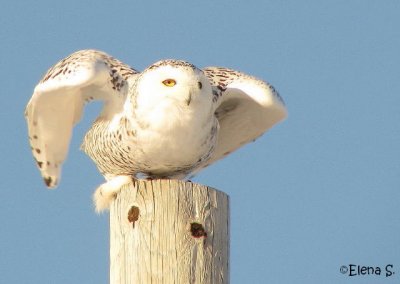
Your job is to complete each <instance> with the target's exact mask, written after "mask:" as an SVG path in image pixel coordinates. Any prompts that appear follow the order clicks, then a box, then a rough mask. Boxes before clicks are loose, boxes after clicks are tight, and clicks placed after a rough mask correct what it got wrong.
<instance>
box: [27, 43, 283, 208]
mask: <svg viewBox="0 0 400 284" xmlns="http://www.w3.org/2000/svg"><path fill="white" fill-rule="evenodd" d="M92 100H102V101H104V107H103V109H102V112H101V113H100V115H99V117H98V118H97V119H96V120H95V122H94V123H93V125H92V127H91V128H90V130H89V131H88V132H87V133H86V135H85V137H84V141H83V143H82V146H81V149H82V150H83V151H84V152H85V153H86V154H87V155H88V156H89V157H90V158H91V159H92V160H93V161H94V162H95V163H96V165H97V167H98V169H99V170H100V172H101V173H102V174H103V176H104V177H105V179H106V182H105V183H104V184H102V185H101V186H100V187H99V188H98V189H97V190H96V192H95V194H94V202H95V206H96V209H97V210H98V211H100V210H103V209H105V208H107V207H108V206H109V203H110V202H111V201H112V199H113V198H114V196H115V195H116V193H117V192H118V190H119V189H120V187H121V186H122V185H123V184H126V183H128V182H129V181H131V179H132V178H149V179H153V178H169V179H185V178H187V177H189V176H191V175H193V174H195V173H197V172H198V171H199V170H201V169H203V168H205V167H207V166H209V165H210V164H212V163H214V162H215V161H217V160H219V159H221V158H223V157H224V156H226V155H228V154H229V153H231V152H232V151H234V150H236V149H238V148H239V147H241V146H243V145H244V144H246V143H248V142H251V141H253V140H255V139H256V138H258V137H259V136H260V135H262V134H263V133H264V132H265V131H267V130H268V129H269V128H271V127H272V126H273V125H274V124H276V123H278V122H280V121H282V120H283V119H284V118H285V117H286V108H285V105H284V103H283V101H282V99H281V97H280V96H279V95H278V93H277V92H276V91H275V89H274V88H273V87H272V86H271V85H269V84H268V83H266V82H263V81H261V80H258V79H256V78H254V77H252V76H248V75H245V74H243V73H241V72H237V71H234V70H231V69H228V68H221V67H207V68H204V69H199V68H197V67H196V66H194V65H193V64H191V63H189V62H186V61H181V60H162V61H159V62H156V63H154V64H153V65H151V66H150V67H148V68H147V69H145V70H144V71H143V72H141V73H140V72H138V71H136V70H135V69H133V68H131V67H129V66H128V65H126V64H124V63H122V62H120V61H119V60H117V59H115V58H113V57H111V56H109V55H108V54H106V53H104V52H100V51H96V50H82V51H77V52H75V53H73V54H71V55H70V56H68V57H66V58H65V59H63V60H61V61H60V62H58V63H57V64H56V65H54V66H53V67H52V68H50V70H49V71H48V72H47V73H46V74H45V76H44V77H43V79H42V80H41V81H40V82H39V84H38V85H37V86H36V87H35V90H34V92H33V95H32V98H31V99H30V101H29V103H28V105H27V107H26V110H25V117H26V120H27V124H28V132H29V140H30V144H31V149H32V153H33V156H34V158H35V160H36V163H37V165H38V167H39V170H40V172H41V175H42V176H43V179H44V182H45V184H46V185H47V186H48V187H49V188H54V187H56V186H57V184H58V182H59V179H60V174H61V166H62V163H63V161H64V160H65V158H66V155H67V152H68V147H69V143H70V140H71V135H72V129H73V127H74V125H75V124H77V123H78V122H79V120H80V118H81V116H82V113H83V107H84V105H85V103H88V102H90V101H92Z"/></svg>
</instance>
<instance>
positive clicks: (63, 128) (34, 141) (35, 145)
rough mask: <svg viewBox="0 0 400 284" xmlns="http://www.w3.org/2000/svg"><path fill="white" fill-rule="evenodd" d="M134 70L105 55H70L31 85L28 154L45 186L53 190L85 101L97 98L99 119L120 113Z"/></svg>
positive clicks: (76, 53)
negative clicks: (32, 157) (100, 107)
mask: <svg viewBox="0 0 400 284" xmlns="http://www.w3.org/2000/svg"><path fill="white" fill-rule="evenodd" d="M137 73H138V72H137V71H136V70H134V69H132V68H130V67H129V66H127V65H125V64H123V63H121V62H120V61H118V60H116V59H114V58H113V57H111V56H109V55H107V54H106V53H103V52H99V51H95V50H82V51H78V52H75V53H73V54H71V55H70V56H68V57H67V58H65V59H63V60H62V61H60V62H59V63H57V64H56V65H54V66H53V67H52V68H50V70H49V71H48V72H47V73H46V75H45V76H44V78H43V79H42V80H41V81H40V82H39V84H38V85H37V86H36V88H35V90H34V93H33V95H32V98H31V99H30V101H29V103H28V105H27V107H26V110H25V117H26V120H27V124H28V132H29V140H30V144H31V148H32V153H33V156H34V158H35V160H36V162H37V165H38V167H39V170H40V172H41V174H42V176H43V179H44V181H45V183H46V185H47V186H48V187H50V188H53V187H55V186H57V183H58V181H59V178H60V173H61V166H62V163H63V161H64V160H65V158H66V155H67V153H68V147H69V144H70V139H71V134H72V129H73V127H74V125H75V124H76V123H78V121H79V120H80V117H81V115H82V113H83V107H84V104H85V103H86V102H90V101H92V100H103V101H104V102H105V106H104V108H103V111H102V114H101V116H105V117H108V118H109V117H110V116H112V115H113V114H115V113H118V112H120V111H121V110H122V107H123V103H124V101H125V98H126V94H127V91H128V79H129V78H131V77H133V76H134V75H135V74H137Z"/></svg>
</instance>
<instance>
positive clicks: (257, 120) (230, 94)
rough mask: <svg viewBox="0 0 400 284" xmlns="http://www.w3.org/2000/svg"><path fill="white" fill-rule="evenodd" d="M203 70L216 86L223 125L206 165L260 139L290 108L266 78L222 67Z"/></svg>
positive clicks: (219, 116) (220, 119) (217, 114)
mask: <svg viewBox="0 0 400 284" xmlns="http://www.w3.org/2000/svg"><path fill="white" fill-rule="evenodd" d="M203 71H204V73H205V74H206V76H207V77H208V79H209V80H210V82H211V84H212V86H213V89H214V101H215V104H216V111H215V115H216V116H217V118H218V121H219V124H220V129H219V134H218V140H217V141H218V142H217V146H216V149H215V151H214V153H213V154H212V156H211V159H210V160H209V161H208V163H207V164H206V165H205V167H206V166H208V165H210V164H212V163H213V162H215V161H217V160H219V159H221V158H223V157H225V156H226V155H228V154H230V153H231V152H233V151H235V150H236V149H238V148H240V147H241V146H243V145H245V144H247V143H249V142H252V141H254V140H255V139H257V138H258V137H259V136H261V135H262V134H263V133H264V132H266V131H267V130H268V129H270V128H271V127H272V126H274V125H275V124H277V123H278V122H280V121H282V120H283V119H285V118H286V116H287V111H286V107H285V105H284V102H283V100H282V98H281V97H280V96H279V94H278V93H277V92H276V90H275V89H274V88H273V87H272V86H271V85H269V84H268V83H266V82H264V81H261V80H259V79H257V78H255V77H252V76H249V75H246V74H243V73H241V72H238V71H234V70H231V69H228V68H222V67H207V68H205V69H203Z"/></svg>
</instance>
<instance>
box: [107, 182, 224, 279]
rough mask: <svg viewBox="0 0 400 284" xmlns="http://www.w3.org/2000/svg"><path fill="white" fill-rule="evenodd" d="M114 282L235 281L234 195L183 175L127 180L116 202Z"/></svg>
mask: <svg viewBox="0 0 400 284" xmlns="http://www.w3.org/2000/svg"><path fill="white" fill-rule="evenodd" d="M110 283H111V284H132V283H141V284H146V283H166V284H169V283H182V284H188V283H202V284H211V283H213V284H214V283H229V197H228V196H227V195H226V194H225V193H223V192H221V191H218V190H215V189H213V188H209V187H206V186H202V185H198V184H195V183H191V182H183V181H177V180H153V181H135V182H134V183H132V184H129V185H126V186H124V187H123V188H122V190H121V192H120V193H119V194H118V196H117V198H116V199H115V201H113V202H112V204H111V207H110Z"/></svg>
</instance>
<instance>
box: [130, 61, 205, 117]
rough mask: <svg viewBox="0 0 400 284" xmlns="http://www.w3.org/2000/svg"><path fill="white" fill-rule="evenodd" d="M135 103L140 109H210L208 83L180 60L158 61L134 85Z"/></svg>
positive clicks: (191, 66) (197, 70)
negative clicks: (171, 107)
mask: <svg viewBox="0 0 400 284" xmlns="http://www.w3.org/2000/svg"><path fill="white" fill-rule="evenodd" d="M136 94H137V95H136V103H137V106H138V107H139V108H141V109H147V110H148V111H151V110H152V109H157V108H158V107H160V106H166V105H168V104H170V105H171V106H175V107H178V108H180V109H184V108H189V109H190V108H196V107H205V108H210V107H211V102H212V97H211V96H212V90H211V84H210V82H209V80H208V79H207V77H206V76H205V75H204V73H203V71H201V70H200V69H198V68H196V67H195V66H193V65H191V64H189V63H187V62H184V61H176V60H174V61H171V60H167V61H159V62H157V63H155V64H154V65H152V66H150V67H149V68H148V69H146V70H145V71H144V72H143V74H141V76H140V77H139V78H138V81H137V84H136Z"/></svg>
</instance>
